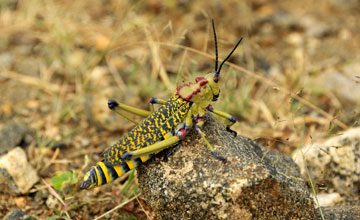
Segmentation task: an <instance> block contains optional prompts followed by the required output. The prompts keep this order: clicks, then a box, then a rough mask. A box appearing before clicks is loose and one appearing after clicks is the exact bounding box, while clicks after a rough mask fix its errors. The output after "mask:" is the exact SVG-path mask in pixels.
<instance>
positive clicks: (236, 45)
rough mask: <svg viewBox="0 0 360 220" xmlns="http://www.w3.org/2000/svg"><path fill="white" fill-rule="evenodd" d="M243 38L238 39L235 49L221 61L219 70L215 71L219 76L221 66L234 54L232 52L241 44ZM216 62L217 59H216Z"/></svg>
mask: <svg viewBox="0 0 360 220" xmlns="http://www.w3.org/2000/svg"><path fill="white" fill-rule="evenodd" d="M242 39H243V38H240V40H239V41H238V42H237V43H236V45H235V47H234V48H233V49H232V51H231V52H230V54H229V55H228V56H227V57H226V58H225V60H224V61H222V63H221V64H220V67H219V70H218V71H217V72H218V73H219V74H220V70H221V67H222V65H223V64H224V63H225V62H226V61H227V60H228V59H229V58H230V57H231V55H232V54H233V53H234V51H235V50H236V48H237V47H238V46H239V44H240V43H241V41H242ZM216 60H217V59H216Z"/></svg>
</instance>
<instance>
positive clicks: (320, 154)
mask: <svg viewBox="0 0 360 220" xmlns="http://www.w3.org/2000/svg"><path fill="white" fill-rule="evenodd" d="M301 151H302V152H303V153H304V157H305V160H306V164H307V167H308V170H309V173H310V176H311V178H312V180H313V181H314V182H315V183H318V184H321V185H325V186H326V188H327V191H329V192H332V191H335V192H338V193H342V194H345V195H351V194H355V195H358V194H359V193H360V187H359V181H360V163H359V160H360V127H357V128H352V129H350V130H347V131H346V132H344V133H343V134H341V135H338V136H335V137H332V138H330V139H328V140H326V141H325V142H323V143H314V144H311V145H307V146H305V147H303V148H302V149H301V150H299V151H297V152H295V153H294V156H293V159H294V161H295V162H296V163H297V164H298V165H299V167H300V169H301V175H302V176H303V177H304V178H307V173H306V169H305V163H304V160H303V157H302V154H301Z"/></svg>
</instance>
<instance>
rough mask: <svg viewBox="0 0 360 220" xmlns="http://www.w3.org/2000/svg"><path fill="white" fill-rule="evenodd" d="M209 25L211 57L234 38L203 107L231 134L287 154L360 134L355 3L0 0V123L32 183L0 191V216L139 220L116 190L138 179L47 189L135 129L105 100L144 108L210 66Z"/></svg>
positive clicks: (136, 205) (359, 9)
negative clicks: (218, 114) (230, 121)
mask: <svg viewBox="0 0 360 220" xmlns="http://www.w3.org/2000/svg"><path fill="white" fill-rule="evenodd" d="M211 19H214V21H215V26H216V32H217V37H218V48H219V57H220V59H223V58H225V57H226V56H227V54H228V53H229V52H230V50H231V49H232V47H233V46H234V44H235V43H236V41H237V40H238V39H239V38H240V37H244V40H243V42H242V43H241V45H240V47H239V48H238V49H237V51H236V52H235V53H234V54H233V56H232V58H231V59H230V60H229V64H226V65H225V66H224V67H223V69H222V73H221V78H220V86H221V94H220V98H219V100H218V101H217V102H216V103H214V107H215V108H216V109H219V110H222V111H226V112H228V113H230V114H232V115H234V116H235V117H236V118H237V119H238V123H237V124H236V125H235V126H234V127H233V128H234V130H235V131H237V133H238V134H239V135H242V136H246V137H249V138H252V139H255V140H256V141H257V142H258V143H260V144H262V145H263V146H264V147H266V148H268V149H273V150H277V151H280V152H282V153H284V154H288V155H291V153H292V152H293V151H294V150H295V149H297V148H298V147H301V146H303V145H304V144H305V143H311V142H313V141H316V140H321V139H323V138H326V137H329V136H333V135H335V134H337V133H339V132H341V131H343V130H345V129H347V128H351V127H355V126H358V123H359V116H360V104H359V103H360V62H359V60H360V59H359V56H360V53H359V49H360V39H359V38H360V36H359V33H360V23H359V19H360V2H359V1H356V0H347V1H344V0H318V1H312V0H303V1H275V0H273V1H265V0H253V1H250V0H246V1H235V0H228V1H217V0H208V1H205V0H202V1H189V0H178V1H175V0H166V1H160V0H150V1H125V0H124V1H115V0H114V1H112V0H102V1H95V0H86V1H69V0H63V1H55V0H46V1H39V0H26V1H21V0H1V1H0V125H1V126H2V128H3V129H6V128H7V127H8V126H13V125H14V124H16V126H17V127H16V126H15V128H16V129H14V134H13V136H14V137H15V138H18V139H19V138H20V139H21V141H20V142H19V144H16V145H21V146H22V147H23V149H24V150H25V152H26V155H27V158H28V160H29V162H30V164H31V165H32V166H33V167H34V169H35V170H36V173H37V175H38V176H39V178H40V181H39V182H38V183H37V184H36V185H35V186H33V187H32V189H31V190H30V191H29V192H28V193H27V194H22V195H14V196H12V197H11V198H12V199H10V200H9V197H8V196H0V216H3V215H5V214H6V213H7V212H8V211H9V210H11V209H13V208H16V207H18V208H21V209H22V210H25V211H26V212H27V213H28V214H30V215H32V216H35V217H38V218H41V219H44V218H46V217H53V219H56V218H60V217H61V216H62V217H64V218H69V216H70V217H71V218H72V219H93V218H94V217H96V216H100V215H101V214H103V213H105V212H106V211H108V210H110V209H111V208H114V207H116V206H117V205H119V204H122V203H124V204H125V205H123V206H121V209H119V210H116V211H115V212H112V213H110V214H109V215H108V216H110V217H109V218H116V217H117V218H118V219H147V218H149V216H147V214H145V212H144V210H147V207H146V205H145V204H143V203H142V202H141V196H137V197H136V199H134V200H132V201H130V202H129V201H128V200H127V199H129V195H127V194H126V193H125V192H124V191H131V190H132V191H131V192H133V193H135V194H137V193H138V188H137V185H136V178H135V179H131V181H130V182H129V180H128V181H126V180H123V179H122V180H118V181H117V182H116V183H113V184H109V185H106V186H104V187H101V188H97V189H94V190H90V191H82V192H78V191H77V189H76V184H74V183H75V182H76V181H73V182H71V183H70V184H69V182H66V181H63V182H64V183H66V184H64V185H61V186H60V187H57V191H56V192H51V190H49V186H47V185H46V184H45V183H48V184H50V185H51V183H52V184H54V183H55V184H56V180H55V181H54V180H53V179H52V178H54V176H61V175H62V174H64V173H66V174H69V175H70V178H73V179H74V180H79V179H82V176H83V174H84V172H86V171H87V169H88V168H89V166H91V165H92V164H94V163H95V162H97V161H99V160H101V158H102V155H101V152H103V151H104V150H105V149H106V148H107V147H108V146H110V145H111V144H113V143H115V142H116V140H118V139H119V138H120V137H121V136H122V135H124V134H125V133H127V132H128V131H129V129H131V128H132V127H133V125H132V124H131V123H129V122H128V121H126V120H125V119H123V118H120V117H119V116H118V115H116V114H114V113H113V112H111V111H110V110H109V109H108V108H107V100H108V99H116V100H118V101H120V102H123V103H126V104H128V105H132V106H136V107H139V108H143V109H149V99H150V98H151V97H158V98H162V99H167V98H168V97H169V96H170V95H171V94H173V93H174V91H175V88H176V87H177V86H178V85H181V84H183V83H185V82H188V81H194V79H195V77H197V76H204V75H205V74H206V73H207V72H209V71H212V70H214V63H215V62H214V41H213V34H212V28H211ZM135 119H136V120H140V119H139V118H136V117H135ZM219 120H221V119H219ZM19 129H20V130H21V129H23V130H21V131H26V132H25V133H27V135H24V138H23V137H22V136H21V135H22V133H21V132H19ZM23 133H24V132H23ZM11 136H12V135H9V134H7V135H5V136H3V138H2V140H0V146H1V147H2V146H4V145H6V144H4V141H5V142H6V141H7V140H5V139H6V138H9V137H11ZM1 141H2V142H1ZM6 143H7V142H6ZM6 146H7V147H8V146H9V145H6ZM9 150H10V149H9V148H5V149H0V153H4V152H7V151H9ZM66 171H68V172H66ZM60 182H61V181H60ZM63 182H61V184H62V183H63ZM65 185H66V186H65ZM54 187H55V186H54ZM55 188H56V187H55ZM124 188H125V189H124ZM129 189H131V190H129ZM57 196H59V197H61V199H62V200H63V202H64V203H63V204H62V203H61V202H60V200H59V199H57ZM13 199H14V200H13ZM49 200H50V201H49ZM148 215H151V214H148Z"/></svg>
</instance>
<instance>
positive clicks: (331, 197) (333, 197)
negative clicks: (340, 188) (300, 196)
mask: <svg viewBox="0 0 360 220" xmlns="http://www.w3.org/2000/svg"><path fill="white" fill-rule="evenodd" d="M317 199H318V201H319V204H320V206H334V205H335V204H336V203H337V202H339V201H340V200H341V199H342V198H341V196H340V194H339V193H319V194H317Z"/></svg>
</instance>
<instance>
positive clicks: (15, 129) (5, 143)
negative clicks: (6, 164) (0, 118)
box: [0, 121, 29, 154]
mask: <svg viewBox="0 0 360 220" xmlns="http://www.w3.org/2000/svg"><path fill="white" fill-rule="evenodd" d="M28 132H29V128H28V127H27V126H26V125H24V124H22V123H20V122H17V121H10V122H8V123H6V124H4V125H3V126H2V128H1V130H0V154H3V153H6V152H8V151H9V150H10V149H12V148H14V147H16V146H18V145H19V144H20V143H21V141H22V140H24V138H25V136H26V134H27V133H28Z"/></svg>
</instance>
